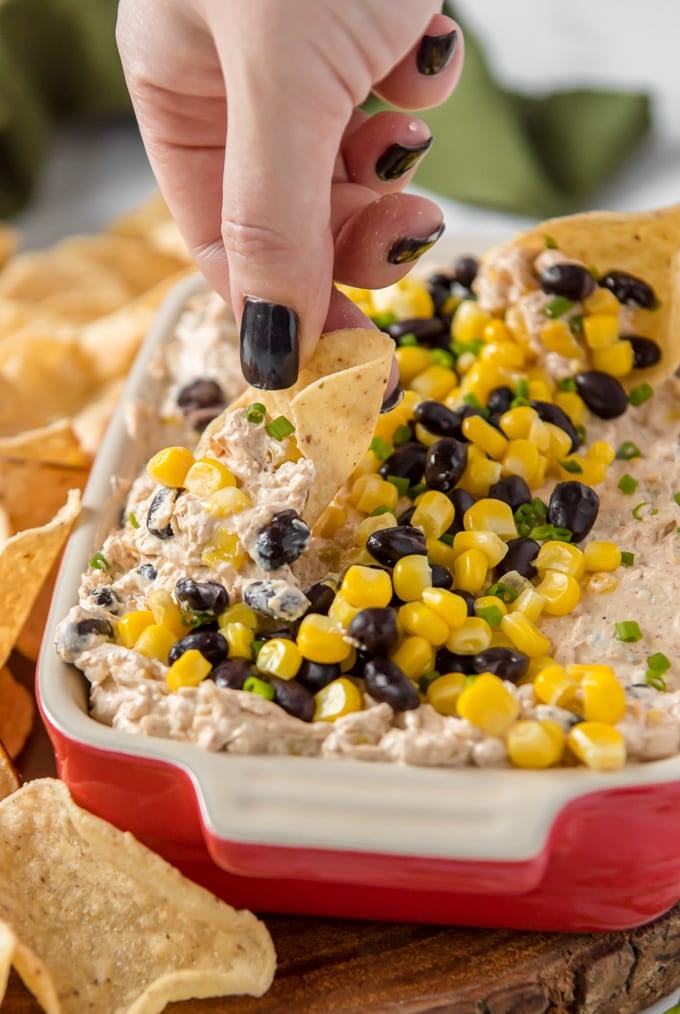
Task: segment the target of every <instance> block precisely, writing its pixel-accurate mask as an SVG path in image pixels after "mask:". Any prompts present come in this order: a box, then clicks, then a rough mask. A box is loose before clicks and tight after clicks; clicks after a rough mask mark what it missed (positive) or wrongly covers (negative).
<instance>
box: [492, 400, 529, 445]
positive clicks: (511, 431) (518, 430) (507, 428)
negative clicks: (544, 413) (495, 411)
mask: <svg viewBox="0 0 680 1014" xmlns="http://www.w3.org/2000/svg"><path fill="white" fill-rule="evenodd" d="M537 419H538V412H537V411H536V409H535V408H532V407H531V406H530V405H519V406H518V407H517V408H511V409H508V411H507V412H504V413H503V415H502V416H501V417H500V420H499V426H500V428H501V429H502V430H503V432H504V433H505V435H506V437H507V438H508V440H524V439H525V438H526V437H528V436H529V430H530V429H531V425H532V423H534V422H536V420H537Z"/></svg>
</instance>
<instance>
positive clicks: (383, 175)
mask: <svg viewBox="0 0 680 1014" xmlns="http://www.w3.org/2000/svg"><path fill="white" fill-rule="evenodd" d="M431 147H432V138H431V137H428V139H427V141H423V142H422V143H421V144H414V145H413V146H412V147H409V146H408V145H405V144H391V145H390V146H389V148H388V149H387V151H384V152H383V153H382V155H381V156H380V158H379V159H378V161H377V162H376V163H375V172H376V175H377V176H378V178H379V179H381V180H385V181H388V180H398V179H400V177H402V176H405V175H406V173H407V172H409V171H410V170H411V169H413V167H414V166H415V165H417V164H418V162H420V160H421V158H422V157H423V155H424V154H425V153H426V152H428V151H429V150H430V148H431Z"/></svg>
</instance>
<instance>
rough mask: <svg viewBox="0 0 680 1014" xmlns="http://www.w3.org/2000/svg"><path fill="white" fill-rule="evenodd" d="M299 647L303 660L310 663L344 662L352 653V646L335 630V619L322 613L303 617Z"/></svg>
mask: <svg viewBox="0 0 680 1014" xmlns="http://www.w3.org/2000/svg"><path fill="white" fill-rule="evenodd" d="M336 598H337V595H336ZM297 646H298V648H299V649H300V653H301V655H302V656H303V658H307V659H309V661H310V662H342V661H343V659H345V658H347V656H348V655H349V652H350V645H349V644H348V643H347V642H346V641H345V639H344V637H343V635H342V634H341V633H339V632H338V631H337V630H336V629H335V624H334V622H333V619H332V618H331V617H330V616H322V615H321V614H320V613H308V615H307V616H305V617H303V619H302V622H301V623H300V627H299V629H298V634H297Z"/></svg>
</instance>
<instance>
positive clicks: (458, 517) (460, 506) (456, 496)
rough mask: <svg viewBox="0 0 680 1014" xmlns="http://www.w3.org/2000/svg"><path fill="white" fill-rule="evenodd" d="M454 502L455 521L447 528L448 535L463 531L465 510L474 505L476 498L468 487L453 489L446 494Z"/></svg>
mask: <svg viewBox="0 0 680 1014" xmlns="http://www.w3.org/2000/svg"><path fill="white" fill-rule="evenodd" d="M446 495H447V496H448V498H449V500H450V501H451V503H452V504H453V508H454V511H455V513H454V515H453V521H452V522H451V524H450V525H449V527H448V529H447V534H448V535H457V534H458V532H462V531H464V529H465V524H464V520H463V519H464V518H465V512H466V511H467V510H469V509H470V507H472V505H473V503H474V502H475V498H474V497H473V496H472V495H471V494H470V493H468V491H467V490H466V489H460V488H458V489H452V490H450V491H449V492H448V493H447V494H446Z"/></svg>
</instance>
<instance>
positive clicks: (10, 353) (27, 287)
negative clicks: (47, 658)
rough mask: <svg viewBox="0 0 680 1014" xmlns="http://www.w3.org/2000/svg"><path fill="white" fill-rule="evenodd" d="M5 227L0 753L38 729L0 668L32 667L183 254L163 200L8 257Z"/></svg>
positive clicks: (28, 702)
mask: <svg viewBox="0 0 680 1014" xmlns="http://www.w3.org/2000/svg"><path fill="white" fill-rule="evenodd" d="M19 238H20V237H19V236H18V234H17V233H16V232H15V231H14V230H12V229H9V228H7V227H5V226H2V225H0V670H2V672H1V673H0V741H2V742H4V743H5V745H6V746H7V749H8V750H9V752H10V754H11V755H12V756H14V757H16V756H17V754H18V752H19V751H20V750H21V748H22V747H23V745H24V742H25V740H26V737H27V736H28V734H29V732H30V729H31V725H32V719H33V702H32V698H31V696H30V695H29V694H28V693H27V692H26V691H25V690H24V689H23V687H21V686H20V685H19V684H18V683H17V682H16V681H15V680H14V679H13V678H12V675H11V673H10V672H9V670H8V669H7V668H6V663H7V660H8V658H9V655H10V653H11V651H12V650H13V649H14V648H18V649H19V650H20V651H21V652H22V654H24V655H26V656H27V657H28V658H30V659H35V658H37V654H38V650H39V646H40V641H41V637H42V631H43V627H44V623H45V618H46V615H47V608H48V606H49V601H50V596H51V588H52V584H53V581H54V577H55V574H56V569H57V565H58V561H59V558H60V556H61V550H62V548H63V546H64V543H65V541H66V538H67V536H68V534H69V531H70V529H71V527H72V525H73V523H74V521H75V519H76V517H77V516H78V511H79V505H80V499H79V491H80V490H82V489H83V487H84V485H85V482H86V480H87V475H88V472H89V468H90V464H91V462H92V459H93V456H94V454H95V453H96V451H97V449H98V447H99V444H100V441H101V438H102V436H103V433H104V430H105V428H106V425H107V423H108V421H109V418H110V416H111V413H112V411H113V409H114V407H115V405H116V402H117V399H118V395H119V393H120V389H121V387H122V384H123V381H124V379H125V375H126V373H127V371H128V369H129V367H130V365H131V363H132V361H133V359H134V357H135V355H136V353H137V350H138V348H139V345H140V343H141V341H142V339H143V337H144V335H145V334H146V332H147V330H148V328H149V325H150V323H151V320H152V318H153V316H154V314H155V312H156V310H157V308H158V306H159V304H160V303H161V301H162V299H163V298H164V296H165V294H166V292H167V291H168V290H169V289H170V288H171V287H172V286H173V285H174V284H175V282H176V281H177V280H178V279H179V278H181V277H182V276H183V275H184V274H186V272H187V270H188V268H189V263H190V260H189V255H188V252H187V250H186V248H185V246H184V244H183V242H182V240H181V238H180V236H179V233H178V232H177V230H176V228H175V226H174V224H173V223H172V221H171V220H170V217H169V214H168V211H167V208H166V206H165V205H164V204H163V202H162V201H161V200H160V198H153V199H152V200H151V201H150V202H148V203H147V204H146V205H144V206H143V207H142V208H140V209H138V211H136V212H133V213H132V214H130V215H128V216H126V217H125V218H122V219H120V220H119V221H118V222H116V223H114V224H113V225H112V226H111V228H110V230H109V231H108V232H107V233H106V234H103V235H100V236H82V237H74V238H71V239H66V240H63V241H62V242H60V243H57V244H56V245H55V246H53V247H51V248H50V249H48V250H43V251H37V252H29V253H18V254H17V253H16V252H15V251H16V249H17V247H18V243H19Z"/></svg>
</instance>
